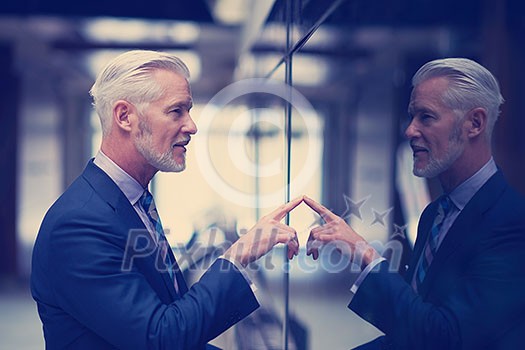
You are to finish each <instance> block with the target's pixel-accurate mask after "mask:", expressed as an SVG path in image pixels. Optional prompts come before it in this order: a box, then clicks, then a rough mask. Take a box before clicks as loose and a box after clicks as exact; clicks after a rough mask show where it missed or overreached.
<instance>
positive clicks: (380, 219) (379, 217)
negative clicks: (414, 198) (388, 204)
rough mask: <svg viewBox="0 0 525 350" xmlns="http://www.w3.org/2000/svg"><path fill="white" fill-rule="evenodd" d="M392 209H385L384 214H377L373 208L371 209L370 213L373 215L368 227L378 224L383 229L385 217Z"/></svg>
mask: <svg viewBox="0 0 525 350" xmlns="http://www.w3.org/2000/svg"><path fill="white" fill-rule="evenodd" d="M392 209H393V208H390V209H387V210H385V211H384V212H381V213H380V212H378V211H377V210H375V209H374V208H372V213H373V214H374V220H373V221H372V223H371V224H370V226H372V225H375V224H379V225H381V226H383V227H385V226H386V225H385V217H386V216H387V215H388V214H389V213H390V212H391V211H392Z"/></svg>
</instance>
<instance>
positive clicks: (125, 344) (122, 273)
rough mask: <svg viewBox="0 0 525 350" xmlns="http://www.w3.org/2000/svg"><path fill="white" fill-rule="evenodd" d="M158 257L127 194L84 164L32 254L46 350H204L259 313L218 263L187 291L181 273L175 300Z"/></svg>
mask: <svg viewBox="0 0 525 350" xmlns="http://www.w3.org/2000/svg"><path fill="white" fill-rule="evenodd" d="M128 237H132V239H128ZM157 250H158V249H157V248H156V246H155V245H154V244H153V242H152V241H151V238H150V236H149V234H147V231H146V228H145V226H144V224H143V223H142V221H141V219H140V217H139V216H138V215H137V213H136V212H135V210H134V209H133V207H132V206H131V204H130V203H129V201H128V200H127V198H126V197H125V196H124V194H123V193H122V192H121V191H120V189H119V188H118V187H117V186H116V184H115V183H114V182H113V181H112V180H111V179H110V178H109V176H107V175H106V174H105V173H104V172H103V171H102V170H101V169H100V168H98V167H97V166H96V165H94V164H93V161H90V162H89V163H88V165H87V167H86V169H85V170H84V172H83V174H82V175H81V176H79V178H78V179H76V180H75V181H74V182H73V184H72V185H71V186H70V187H69V188H68V189H67V190H66V191H65V192H64V194H63V195H62V196H61V197H60V198H59V199H58V200H57V201H56V202H55V203H54V204H53V206H52V207H51V208H50V209H49V211H48V212H47V214H46V216H45V218H44V220H43V222H42V225H41V228H40V231H39V233H38V237H37V240H36V243H35V246H34V250H33V260H32V273H31V290H32V294H33V297H34V299H35V300H36V302H37V305H38V312H39V314H40V318H41V319H42V323H43V328H44V336H45V340H46V347H47V348H48V349H64V348H71V349H90V350H92V349H97V350H100V349H116V348H117V349H173V350H175V349H204V348H205V347H206V343H207V342H208V341H209V340H211V339H213V338H215V337H216V336H217V335H219V334H220V333H222V332H223V331H225V330H226V329H227V328H229V327H230V326H232V325H233V324H235V323H236V322H238V321H239V320H241V319H242V318H244V317H245V316H247V315H248V314H249V313H251V312H252V311H253V310H255V309H256V308H257V307H258V306H259V304H258V303H257V300H256V299H255V296H254V295H253V292H252V290H251V288H250V286H249V284H248V283H247V282H246V280H245V279H244V277H243V276H242V274H241V273H240V272H239V271H238V270H237V269H236V268H235V266H234V265H233V264H231V263H230V262H228V261H226V260H224V259H218V260H217V261H216V262H215V263H214V264H213V265H212V266H211V267H210V268H209V270H208V271H207V272H206V273H205V274H204V275H203V276H202V278H201V280H200V281H199V282H198V283H196V284H195V285H194V286H193V287H192V288H191V289H190V290H189V291H187V287H186V285H185V283H184V282H183V279H182V278H181V277H182V276H181V274H180V272H179V273H178V277H179V278H178V280H179V288H180V291H181V294H183V295H182V296H179V295H178V294H177V292H176V291H175V288H174V287H173V284H172V282H171V280H170V277H169V274H168V273H167V272H166V271H163V269H162V268H160V267H162V265H161V264H159V260H158V256H159V255H158V254H157ZM170 254H171V251H170Z"/></svg>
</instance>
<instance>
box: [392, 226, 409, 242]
mask: <svg viewBox="0 0 525 350" xmlns="http://www.w3.org/2000/svg"><path fill="white" fill-rule="evenodd" d="M407 227H408V225H403V226H399V225H396V224H394V233H392V238H399V239H406V233H405V231H406V229H407Z"/></svg>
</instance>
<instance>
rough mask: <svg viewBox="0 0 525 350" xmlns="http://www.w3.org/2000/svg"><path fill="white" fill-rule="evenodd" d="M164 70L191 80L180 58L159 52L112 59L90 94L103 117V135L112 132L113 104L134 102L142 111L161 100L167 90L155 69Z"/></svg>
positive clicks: (124, 54)
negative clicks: (151, 103) (119, 101)
mask: <svg viewBox="0 0 525 350" xmlns="http://www.w3.org/2000/svg"><path fill="white" fill-rule="evenodd" d="M159 69H164V70H168V71H172V72H174V73H177V74H179V75H181V76H183V77H184V78H186V80H189V78H190V72H189V70H188V67H187V66H186V65H185V64H184V62H182V60H181V59H179V58H178V57H176V56H174V55H171V54H168V53H165V52H157V51H148V50H132V51H128V52H126V53H123V54H121V55H119V56H117V57H116V58H114V59H113V60H111V61H110V62H109V63H108V64H107V65H106V66H105V67H104V69H102V71H101V72H100V73H99V74H98V76H97V78H96V80H95V83H94V84H93V86H92V87H91V90H90V91H89V93H90V95H91V96H92V98H93V106H94V107H95V110H96V112H97V114H98V116H99V118H100V123H101V125H102V132H103V135H104V136H106V135H107V134H108V133H109V131H110V130H111V124H112V123H111V118H112V113H113V104H114V103H115V102H116V101H118V100H125V101H128V102H130V103H133V104H134V105H135V106H136V107H137V108H138V109H139V110H141V109H142V108H143V107H144V106H145V105H147V104H148V103H149V102H151V101H154V100H156V99H158V98H160V97H161V96H162V94H163V92H164V91H163V89H162V88H161V86H159V85H158V84H157V83H156V81H155V80H154V79H153V78H152V75H153V73H154V71H155V70H159Z"/></svg>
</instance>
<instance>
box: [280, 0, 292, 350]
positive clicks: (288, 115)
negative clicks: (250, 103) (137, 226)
mask: <svg viewBox="0 0 525 350" xmlns="http://www.w3.org/2000/svg"><path fill="white" fill-rule="evenodd" d="M294 2H295V0H288V1H286V8H285V18H286V55H285V62H284V63H285V77H284V82H285V83H286V85H287V86H288V96H287V99H286V106H285V114H284V118H285V120H284V131H285V145H286V146H285V160H284V161H285V169H286V179H285V183H286V187H285V202H286V203H288V202H289V201H290V182H291V156H292V155H291V151H292V102H291V98H292V94H291V89H292V56H293V53H292V50H291V49H292V30H293V9H294ZM285 223H286V225H289V224H290V215H286V218H285ZM288 269H289V262H288V246H286V247H285V250H284V276H283V277H284V281H283V284H284V320H283V347H282V348H283V350H288V329H289V325H288V323H289V315H288V314H289V311H288V310H289V302H290V296H289V294H290V274H289V271H288Z"/></svg>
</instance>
